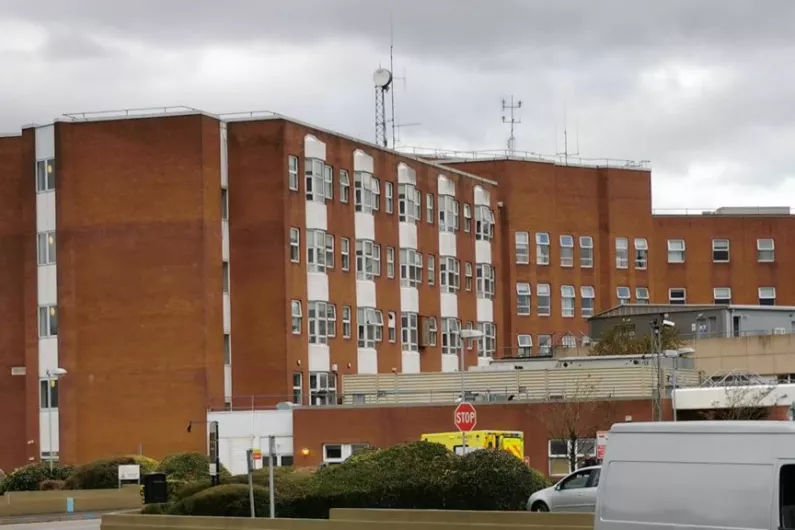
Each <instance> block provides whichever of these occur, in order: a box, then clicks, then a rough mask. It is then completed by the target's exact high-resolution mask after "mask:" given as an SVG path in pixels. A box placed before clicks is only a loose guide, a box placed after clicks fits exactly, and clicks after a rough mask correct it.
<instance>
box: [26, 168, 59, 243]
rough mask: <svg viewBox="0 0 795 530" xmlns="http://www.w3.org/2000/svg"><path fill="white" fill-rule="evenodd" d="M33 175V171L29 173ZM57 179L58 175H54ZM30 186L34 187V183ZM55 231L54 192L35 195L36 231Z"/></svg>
mask: <svg viewBox="0 0 795 530" xmlns="http://www.w3.org/2000/svg"><path fill="white" fill-rule="evenodd" d="M31 174H33V171H31ZM55 178H58V175H57V174H56V175H55ZM31 185H33V186H35V185H36V184H35V182H34V183H32V184H31ZM53 230H55V192H54V191H45V192H43V193H37V194H36V231H37V232H51V231H53Z"/></svg>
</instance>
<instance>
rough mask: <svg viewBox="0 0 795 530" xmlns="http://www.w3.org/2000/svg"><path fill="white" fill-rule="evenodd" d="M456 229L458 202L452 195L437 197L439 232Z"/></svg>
mask: <svg viewBox="0 0 795 530" xmlns="http://www.w3.org/2000/svg"><path fill="white" fill-rule="evenodd" d="M457 229H458V201H456V200H455V198H454V197H453V196H452V195H439V232H455V231H456V230H457Z"/></svg>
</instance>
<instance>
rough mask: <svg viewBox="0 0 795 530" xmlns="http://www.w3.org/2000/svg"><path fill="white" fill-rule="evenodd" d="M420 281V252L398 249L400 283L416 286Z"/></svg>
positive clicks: (404, 285) (405, 285)
mask: <svg viewBox="0 0 795 530" xmlns="http://www.w3.org/2000/svg"><path fill="white" fill-rule="evenodd" d="M421 283H422V254H420V253H419V252H417V251H416V250H414V249H410V248H402V249H400V285H401V286H403V287H418V286H419V285H420V284H421Z"/></svg>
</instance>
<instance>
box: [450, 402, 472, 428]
mask: <svg viewBox="0 0 795 530" xmlns="http://www.w3.org/2000/svg"><path fill="white" fill-rule="evenodd" d="M453 423H455V427H456V429H458V430H459V431H461V432H470V431H472V430H474V428H475V425H477V424H478V413H477V411H475V406H474V405H472V403H459V404H458V406H457V407H456V408H455V413H454V414H453Z"/></svg>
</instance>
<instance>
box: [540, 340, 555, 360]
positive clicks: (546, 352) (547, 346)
mask: <svg viewBox="0 0 795 530" xmlns="http://www.w3.org/2000/svg"><path fill="white" fill-rule="evenodd" d="M538 354H539V355H541V356H544V357H549V356H550V355H552V335H539V336H538Z"/></svg>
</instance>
